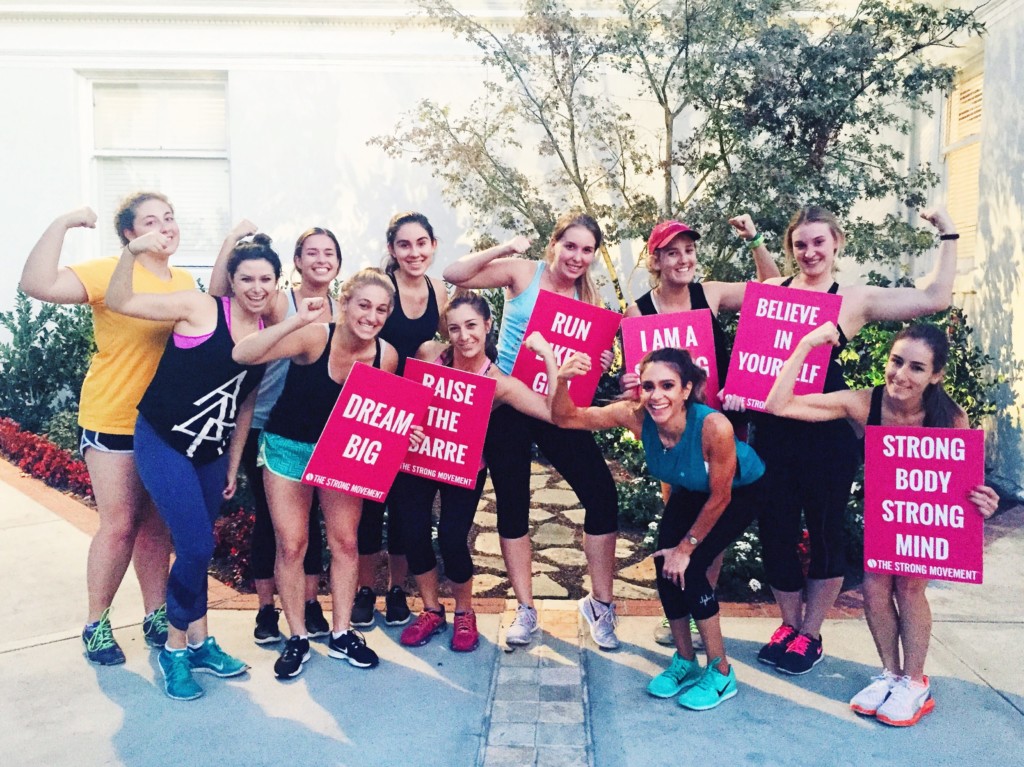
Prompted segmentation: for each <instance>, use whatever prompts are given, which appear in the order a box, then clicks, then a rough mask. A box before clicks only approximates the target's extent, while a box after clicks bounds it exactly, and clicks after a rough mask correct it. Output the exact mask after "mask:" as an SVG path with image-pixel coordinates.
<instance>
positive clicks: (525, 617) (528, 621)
mask: <svg viewBox="0 0 1024 767" xmlns="http://www.w3.org/2000/svg"><path fill="white" fill-rule="evenodd" d="M533 623H534V618H533V616H532V615H531V614H530V608H529V607H526V606H525V605H519V607H518V608H517V609H516V617H515V618H514V619H513V620H512V625H513V626H515V625H516V624H518V625H520V626H526V627H529V626H531V625H532V624H533Z"/></svg>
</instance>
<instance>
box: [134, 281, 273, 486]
mask: <svg viewBox="0 0 1024 767" xmlns="http://www.w3.org/2000/svg"><path fill="white" fill-rule="evenodd" d="M221 307H222V310H221V311H218V312H217V326H216V327H215V328H214V330H213V334H212V335H211V336H210V337H209V338H207V339H206V340H205V341H203V342H202V343H200V344H199V345H198V346H193V347H191V348H187V349H183V348H180V347H178V346H176V345H175V343H174V335H173V334H172V335H171V337H170V338H168V339H167V345H166V346H165V347H164V354H163V356H162V357H161V358H160V364H159V365H158V366H157V369H156V373H155V374H154V375H153V380H152V381H151V382H150V384H149V388H148V389H146V393H145V394H144V395H143V396H142V400H141V401H140V402H139V412H140V413H141V414H142V415H143V417H145V419H146V420H147V421H149V422H150V423H151V424H152V425H153V428H154V429H156V431H157V433H158V434H159V435H160V436H161V437H162V438H163V439H164V441H165V442H167V444H168V445H170V446H171V447H172V448H174V450H176V451H177V452H179V453H181V454H182V455H184V456H185V457H186V458H188V459H189V460H190V461H192V462H193V463H195V464H197V465H199V466H202V465H204V464H207V463H210V462H211V461H215V460H216V459H217V458H219V457H220V456H221V455H223V454H224V450H225V448H226V447H227V444H228V440H229V439H230V438H231V434H232V432H233V431H234V430H235V418H236V417H237V415H238V408H239V406H240V405H241V404H242V403H243V402H244V401H245V398H246V397H248V396H249V393H250V392H252V390H253V389H255V388H256V385H257V384H259V382H260V379H261V378H262V377H263V370H264V368H265V367H266V366H265V365H240V364H239V363H237V362H235V361H234V360H233V359H232V358H231V350H232V349H234V348H235V342H234V341H233V340H232V339H231V331H230V330H229V329H228V321H227V317H226V313H227V312H230V311H231V303H230V301H228V300H226V299H225V300H222V301H221Z"/></svg>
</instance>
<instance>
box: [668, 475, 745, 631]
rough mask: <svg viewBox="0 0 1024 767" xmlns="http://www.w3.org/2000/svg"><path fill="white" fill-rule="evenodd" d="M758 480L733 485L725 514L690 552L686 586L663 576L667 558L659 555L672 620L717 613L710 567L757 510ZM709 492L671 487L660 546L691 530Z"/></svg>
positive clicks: (671, 543)
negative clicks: (709, 577)
mask: <svg viewBox="0 0 1024 767" xmlns="http://www.w3.org/2000/svg"><path fill="white" fill-rule="evenodd" d="M763 482H764V480H763V479H762V480H758V481H757V482H755V483H754V484H752V485H747V486H746V487H734V488H733V489H732V500H730V501H729V505H728V506H726V507H725V511H723V512H722V516H720V517H719V518H718V521H717V522H715V526H714V527H712V528H711V532H709V533H708V534H707V535H706V536H705V537H704V540H703V541H701V542H700V543H699V544H697V548H695V549H694V550H693V553H692V554H691V555H690V564H689V565H687V567H686V572H685V573H684V574H683V582H684V585H685V588H682V589H681V588H679V587H678V586H677V585H676V584H674V583H673V582H672V581H670V580H668V579H666V578H663V577H662V575H661V570H662V567H663V565H664V560H663V559H662V558H661V557H656V558H655V560H654V569H655V572H656V573H657V576H658V577H657V584H658V596H659V597H660V598H661V606H662V608H663V609H664V610H665V617H666V618H668V619H669V620H677V619H679V618H685V617H686V616H687V615H691V616H693V619H694V620H698V621H701V620H705V619H707V618H711V617H712V616H714V615H717V614H718V599H717V598H716V597H715V590H714V588H713V587H712V586H711V584H710V583H709V582H708V567H710V566H711V563H712V562H714V561H715V557H717V556H718V555H719V554H721V553H722V552H723V551H725V549H726V547H727V546H728V545H729V544H730V543H732V542H733V541H735V540H736V539H737V538H739V537H740V534H741V533H742V532H743V531H744V530H746V529H747V526H748V525H749V524H750V523H751V522H752V521H753V519H754V517H755V516H756V514H757V505H756V504H757V501H758V500H759V495H760V493H761V492H762V490H763V488H762V483H763ZM708 497H709V494H708V493H697V492H694V491H692V490H685V489H683V488H681V487H674V488H672V496H671V497H670V498H669V499H668V503H667V504H665V513H664V514H662V516H661V526H660V527H659V528H658V549H659V550H660V549H671V548H674V547H676V546H678V545H679V542H680V541H681V540H683V536H684V535H686V533H687V532H689V530H690V528H691V527H692V526H693V523H694V522H695V521H696V519H697V517H698V515H699V514H700V510H701V509H702V508H704V504H705V503H707V501H708Z"/></svg>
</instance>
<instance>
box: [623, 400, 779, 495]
mask: <svg viewBox="0 0 1024 767" xmlns="http://www.w3.org/2000/svg"><path fill="white" fill-rule="evenodd" d="M716 412H718V411H716V410H713V409H712V408H709V407H708V406H707V405H701V404H698V403H694V404H692V405H690V406H689V407H688V408H687V409H686V430H685V431H684V432H683V436H682V437H681V438H680V439H679V442H678V443H677V444H676V446H675V447H671V448H666V447H663V446H662V444H661V440H660V439H659V438H658V427H657V426H655V424H654V421H653V420H652V419H651V416H650V415H649V414H648V413H644V425H643V428H642V429H641V431H640V441H641V442H642V443H643V446H644V454H645V456H646V458H647V470H648V471H649V472H650V473H651V475H652V476H654V477H655V478H657V479H659V480H661V481H662V482H665V483H667V484H669V485H673V486H675V487H682V488H685V489H687V490H692V491H694V492H698V493H708V492H711V486H710V485H709V484H708V465H707V463H705V462H704V449H703V446H702V443H701V436H702V434H703V431H704V419H705V418H707V417H708V414H709V413H716ZM733 439H736V438H735V437H733ZM763 474H764V461H762V460H761V457H760V456H759V455H758V454H757V453H755V452H754V448H752V447H751V446H750V445H748V444H747V443H746V442H740V441H739V440H736V476H735V477H733V480H732V486H733V487H743V486H744V485H750V484H753V483H754V482H756V481H757V480H759V479H760V478H761V475H763Z"/></svg>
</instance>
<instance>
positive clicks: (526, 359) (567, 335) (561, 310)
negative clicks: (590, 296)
mask: <svg viewBox="0 0 1024 767" xmlns="http://www.w3.org/2000/svg"><path fill="white" fill-rule="evenodd" d="M621 321H622V315H620V314H619V313H618V312H613V311H610V310H608V309H602V308H601V307H600V306H592V305H591V304H587V303H584V302H583V301H577V300H575V299H573V298H569V297H568V296H561V295H558V294H557V293H552V292H550V291H548V290H542V291H540V294H539V295H538V296H537V303H536V305H535V306H534V307H533V314H531V315H530V321H529V322H528V323H527V324H526V332H525V333H524V334H523V338H526V337H527V336H528V335H530V333H532V332H533V331H535V330H539V331H540V334H541V335H542V336H544V338H546V339H547V341H548V343H550V344H551V348H552V349H554V351H555V359H556V360H557V361H558V364H559V365H561V364H562V363H563V362H565V360H566V359H568V358H569V357H571V356H572V355H573V354H574V353H576V352H586V353H587V354H589V355H590V357H591V359H592V360H593V363H594V364H593V366H592V367H591V368H590V372H589V373H587V374H586V375H584V376H579V377H578V378H574V379H573V380H572V381H571V382H570V383H569V396H570V397H572V401H573V402H575V403H576V406H577V407H588V406H589V405H590V403H591V401H592V400H593V399H594V392H596V391H597V384H598V381H600V380H601V373H602V372H603V371H602V370H601V363H600V358H601V353H602V352H603V351H605V350H606V349H611V348H612V344H613V343H614V342H615V333H616V331H617V330H618V329H619V322H621ZM512 375H513V376H514V377H516V378H518V379H519V380H520V381H522V382H523V383H525V384H526V385H527V386H529V387H530V388H531V389H533V391H535V392H538V393H540V394H544V395H546V394H547V393H548V376H547V372H546V370H545V367H544V361H543V360H542V359H541V358H540V357H538V356H537V355H536V354H534V353H533V352H531V351H530V350H529V349H527V348H525V347H520V349H519V354H518V355H517V356H516V362H515V364H514V365H513V366H512Z"/></svg>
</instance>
